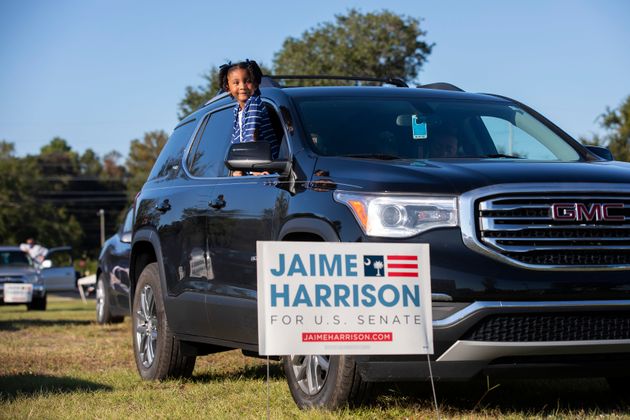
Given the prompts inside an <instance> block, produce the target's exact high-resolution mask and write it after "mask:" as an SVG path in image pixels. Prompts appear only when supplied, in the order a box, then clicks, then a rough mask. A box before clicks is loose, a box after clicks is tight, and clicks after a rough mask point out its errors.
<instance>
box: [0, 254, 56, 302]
mask: <svg viewBox="0 0 630 420" xmlns="http://www.w3.org/2000/svg"><path fill="white" fill-rule="evenodd" d="M46 299H47V296H46V287H45V286H44V284H43V281H42V277H41V276H40V270H39V269H38V268H37V267H36V266H35V264H34V263H33V260H32V259H31V257H30V256H29V255H28V254H27V253H25V252H23V251H22V250H21V249H20V248H19V247H17V246H0V304H7V305H19V304H26V306H27V308H28V309H29V310H40V311H43V310H46Z"/></svg>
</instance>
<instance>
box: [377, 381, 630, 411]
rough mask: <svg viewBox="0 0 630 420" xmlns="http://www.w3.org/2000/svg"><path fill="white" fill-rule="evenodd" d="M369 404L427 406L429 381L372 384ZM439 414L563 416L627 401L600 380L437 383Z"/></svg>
mask: <svg viewBox="0 0 630 420" xmlns="http://www.w3.org/2000/svg"><path fill="white" fill-rule="evenodd" d="M376 388H377V389H376V391H377V394H376V399H375V400H374V401H373V403H372V404H373V405H375V406H382V407H388V406H390V405H395V406H406V405H409V406H418V405H419V406H422V407H425V408H429V409H432V408H433V393H432V390H431V383H430V382H422V383H414V382H409V383H392V384H377V387H376ZM436 394H437V399H438V403H439V405H440V411H442V412H443V414H446V415H462V414H464V413H469V414H472V413H479V414H483V413H484V412H485V413H486V414H489V415H492V416H495V415H500V416H503V415H509V414H517V415H543V416H546V415H558V414H563V415H568V414H570V413H579V412H585V413H597V414H612V413H617V414H618V413H620V412H622V413H627V412H628V410H630V405H629V404H630V400H628V399H627V398H624V397H622V396H621V395H619V394H615V393H614V392H612V391H611V389H610V388H609V386H608V384H607V383H606V381H605V380H604V379H554V380H533V379H532V380H529V379H527V380H526V379H523V380H515V379H506V380H500V381H492V382H490V383H483V382H482V381H481V380H479V381H471V382H460V383H447V382H443V383H437V384H436Z"/></svg>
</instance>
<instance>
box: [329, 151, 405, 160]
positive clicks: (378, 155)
mask: <svg viewBox="0 0 630 420" xmlns="http://www.w3.org/2000/svg"><path fill="white" fill-rule="evenodd" d="M341 157H350V158H361V159H381V160H395V159H402V158H401V157H400V156H396V155H388V154H385V153H359V154H353V155H341Z"/></svg>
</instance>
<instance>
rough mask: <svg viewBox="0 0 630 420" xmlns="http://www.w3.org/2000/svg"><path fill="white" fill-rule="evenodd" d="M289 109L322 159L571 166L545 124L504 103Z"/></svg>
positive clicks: (314, 103)
mask: <svg viewBox="0 0 630 420" xmlns="http://www.w3.org/2000/svg"><path fill="white" fill-rule="evenodd" d="M296 102H297V106H298V109H299V112H300V117H301V119H302V123H303V126H304V127H305V129H306V131H307V133H306V134H307V136H308V138H309V139H310V141H311V142H312V145H313V148H314V149H315V151H316V152H317V153H319V154H321V155H324V156H349V157H358V158H361V157H365V158H378V159H398V158H400V159H441V158H497V159H498V158H501V159H505V158H508V159H509V158H513V159H530V160H543V161H575V160H579V155H578V153H577V151H576V150H575V149H573V147H571V146H570V145H569V144H568V143H567V142H565V141H564V140H563V139H562V138H561V137H559V136H558V135H557V134H555V133H554V132H553V131H552V130H550V129H549V128H548V127H547V126H546V125H544V124H543V123H542V122H540V121H539V120H537V119H536V118H534V117H533V116H532V115H530V114H528V113H527V112H525V111H524V110H523V109H521V108H520V107H518V106H516V105H513V104H509V103H506V102H498V101H497V102H490V101H474V100H453V99H440V100H436V99H429V100H419V99H413V98H409V99H407V98H375V97H361V98H357V97H354V98H350V97H337V98H335V97H332V98H331V97H329V96H328V97H326V98H296Z"/></svg>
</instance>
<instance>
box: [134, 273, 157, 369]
mask: <svg viewBox="0 0 630 420" xmlns="http://www.w3.org/2000/svg"><path fill="white" fill-rule="evenodd" d="M135 324H136V328H135V329H136V345H137V346H138V355H139V357H140V361H141V362H142V365H143V366H144V367H145V368H149V367H151V365H152V364H153V360H154V359H155V348H156V345H157V337H158V329H157V328H158V320H157V310H156V307H155V295H154V294H153V289H152V288H151V286H149V285H145V286H144V287H143V288H142V290H141V291H140V307H139V308H138V311H137V312H136V323H135Z"/></svg>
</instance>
